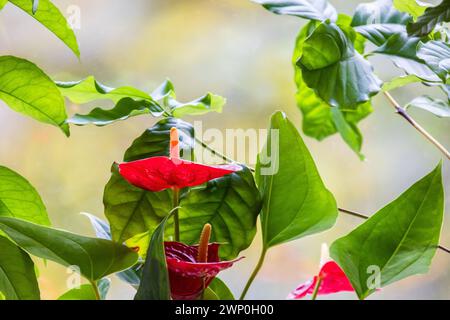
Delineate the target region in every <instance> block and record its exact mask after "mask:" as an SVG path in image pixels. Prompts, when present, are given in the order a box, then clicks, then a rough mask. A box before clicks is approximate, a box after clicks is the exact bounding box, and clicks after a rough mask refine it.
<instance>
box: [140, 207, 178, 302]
mask: <svg viewBox="0 0 450 320" xmlns="http://www.w3.org/2000/svg"><path fill="white" fill-rule="evenodd" d="M171 216H172V215H171V214H167V215H166V217H165V218H164V219H162V221H161V223H160V224H159V225H158V226H157V227H156V229H155V231H154V232H153V234H152V237H151V241H150V245H149V247H148V251H147V259H146V260H145V263H144V268H143V271H142V279H141V284H140V285H139V288H138V291H137V293H136V296H135V297H134V299H135V300H170V285H169V272H168V271H167V263H166V254H165V250H164V229H165V227H166V223H167V220H169V218H170V217H171Z"/></svg>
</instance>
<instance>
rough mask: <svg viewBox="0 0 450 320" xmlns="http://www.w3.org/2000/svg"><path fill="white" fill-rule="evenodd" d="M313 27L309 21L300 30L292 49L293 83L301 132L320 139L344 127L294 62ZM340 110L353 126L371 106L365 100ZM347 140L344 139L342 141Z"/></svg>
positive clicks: (369, 110) (367, 113)
mask: <svg viewBox="0 0 450 320" xmlns="http://www.w3.org/2000/svg"><path fill="white" fill-rule="evenodd" d="M313 28H314V24H313V23H309V24H308V25H306V26H305V27H303V28H302V29H301V30H300V33H299V35H298V37H297V41H296V46H295V50H294V55H293V64H294V69H295V83H296V85H297V94H296V101H297V107H298V108H299V109H300V110H301V112H302V114H303V125H302V128H303V132H304V133H305V134H306V135H308V136H310V137H313V138H315V139H317V140H319V141H320V140H323V139H324V138H326V137H328V136H330V135H332V134H335V133H336V132H338V129H341V130H342V129H345V126H342V125H340V126H337V125H336V123H335V118H334V117H333V114H332V108H333V107H331V106H330V105H329V104H328V103H326V102H325V101H323V100H322V99H321V98H319V97H318V96H317V95H316V93H315V92H314V90H312V89H310V88H309V87H308V86H307V85H306V83H305V82H304V81H303V78H302V72H301V70H300V68H298V67H296V65H295V62H296V61H297V60H298V59H299V57H301V55H302V50H303V42H304V40H305V39H306V37H307V36H308V33H309V32H311V30H312V29H313ZM340 112H341V113H342V114H343V116H344V119H345V120H346V121H347V122H348V125H351V124H352V125H353V127H356V124H357V123H358V122H359V121H361V120H362V119H364V118H365V117H366V116H368V115H369V114H370V113H371V112H372V107H371V104H370V103H369V102H366V103H363V104H360V105H358V106H357V107H356V108H354V109H340ZM341 134H342V135H343V136H345V132H343V131H342V132H341ZM347 140H348V139H347ZM347 140H346V139H344V141H347ZM358 152H359V150H358Z"/></svg>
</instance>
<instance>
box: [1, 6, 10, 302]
mask: <svg viewBox="0 0 450 320" xmlns="http://www.w3.org/2000/svg"><path fill="white" fill-rule="evenodd" d="M7 3H8V0H0V10H2V9H3V7H4V6H5V4H7ZM0 295H1V292H0ZM0 300H1V299H0Z"/></svg>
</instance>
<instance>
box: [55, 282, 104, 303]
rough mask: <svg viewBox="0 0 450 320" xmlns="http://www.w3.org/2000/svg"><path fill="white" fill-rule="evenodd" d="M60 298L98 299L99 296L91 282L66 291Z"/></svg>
mask: <svg viewBox="0 0 450 320" xmlns="http://www.w3.org/2000/svg"><path fill="white" fill-rule="evenodd" d="M58 300H97V297H96V296H95V292H94V288H93V287H92V285H91V284H82V285H81V286H80V287H79V288H74V289H70V290H69V291H67V292H65V293H64V294H62V295H61V296H60V297H59V298H58Z"/></svg>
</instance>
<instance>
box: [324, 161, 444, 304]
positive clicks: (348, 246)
mask: <svg viewBox="0 0 450 320" xmlns="http://www.w3.org/2000/svg"><path fill="white" fill-rule="evenodd" d="M443 214H444V189H443V185H442V175H441V164H439V165H438V166H437V167H436V169H435V170H433V171H432V172H431V173H430V174H428V175H427V176H425V177H424V178H422V179H421V180H419V181H418V182H416V183H415V184H414V185H413V186H411V187H410V188H409V189H408V190H406V191H405V192H404V193H403V194H402V195H400V196H399V197H398V198H397V199H396V200H394V201H393V202H391V203H390V204H388V205H387V206H386V207H384V208H383V209H381V210H380V211H378V212H377V213H376V214H374V215H373V216H372V217H371V218H370V219H369V220H367V221H366V222H365V223H363V224H362V225H360V226H359V227H358V228H356V229H355V230H353V231H352V232H351V233H349V234H348V235H347V236H345V237H343V238H340V239H338V240H336V241H335V242H334V243H333V245H332V246H331V257H332V258H333V259H334V260H336V262H337V263H338V264H339V265H340V266H341V267H342V269H343V270H344V272H345V274H346V275H347V277H348V278H349V280H350V282H351V283H352V286H353V288H354V289H355V291H356V293H357V294H358V297H359V298H360V299H364V298H366V297H367V296H369V295H370V294H371V293H373V292H375V290H376V289H379V288H375V287H373V286H372V284H373V282H372V281H371V280H372V278H373V277H374V271H377V270H378V271H379V279H380V285H381V287H384V286H386V285H388V284H390V283H393V282H396V281H399V280H401V279H404V278H406V277H408V276H412V275H416V274H421V273H426V272H427V271H428V269H429V266H430V264H431V260H432V258H433V256H434V254H435V252H436V249H437V246H438V242H439V234H440V231H441V227H442V219H443Z"/></svg>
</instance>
